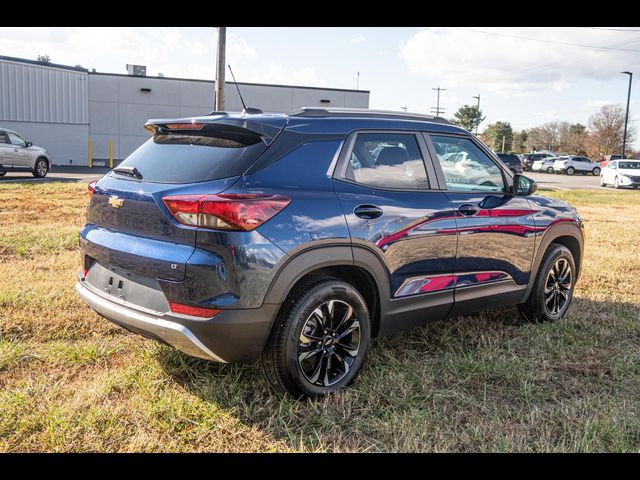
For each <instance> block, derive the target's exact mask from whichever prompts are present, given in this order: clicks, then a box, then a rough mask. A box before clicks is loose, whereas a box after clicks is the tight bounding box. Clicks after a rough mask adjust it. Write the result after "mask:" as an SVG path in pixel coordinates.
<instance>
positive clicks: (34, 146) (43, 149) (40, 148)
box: [28, 145, 47, 153]
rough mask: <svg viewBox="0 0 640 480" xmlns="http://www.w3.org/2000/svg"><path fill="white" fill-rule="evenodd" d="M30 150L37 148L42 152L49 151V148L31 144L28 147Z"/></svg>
mask: <svg viewBox="0 0 640 480" xmlns="http://www.w3.org/2000/svg"><path fill="white" fill-rule="evenodd" d="M28 149H29V150H36V151H38V152H42V153H47V149H46V148H42V147H38V146H36V145H31V146H30V147H28Z"/></svg>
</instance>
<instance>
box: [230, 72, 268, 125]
mask: <svg viewBox="0 0 640 480" xmlns="http://www.w3.org/2000/svg"><path fill="white" fill-rule="evenodd" d="M227 67H229V71H230V72H231V77H233V83H234V84H235V86H236V90H238V95H239V96H240V101H241V102H242V113H263V111H262V110H260V109H259V108H247V105H246V104H245V103H244V98H242V93H240V87H238V82H237V81H236V76H235V75H234V74H233V70H231V65H227Z"/></svg>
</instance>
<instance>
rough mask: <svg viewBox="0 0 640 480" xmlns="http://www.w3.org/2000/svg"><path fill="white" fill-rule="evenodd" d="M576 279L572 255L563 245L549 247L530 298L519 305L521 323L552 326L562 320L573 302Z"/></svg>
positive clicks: (556, 244) (554, 244)
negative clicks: (550, 324) (523, 320)
mask: <svg viewBox="0 0 640 480" xmlns="http://www.w3.org/2000/svg"><path fill="white" fill-rule="evenodd" d="M567 268H568V270H566V269H567ZM575 275H576V265H575V261H574V259H573V255H572V254H571V251H570V250H569V249H568V248H567V247H565V246H564V245H560V244H558V243H552V244H551V245H550V246H549V248H548V249H547V251H546V252H545V254H544V256H543V257H542V262H541V263H540V268H539V270H538V273H537V274H536V279H535V283H534V284H533V288H532V289H531V293H530V294H529V298H528V299H527V301H526V302H525V303H522V304H520V305H518V310H520V313H521V315H522V316H523V317H524V319H525V320H527V321H530V322H553V321H556V320H558V319H560V318H562V316H563V315H564V314H565V313H567V310H568V309H569V306H570V305H571V300H572V299H573V290H574V287H575V284H576V277H575Z"/></svg>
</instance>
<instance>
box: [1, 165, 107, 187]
mask: <svg viewBox="0 0 640 480" xmlns="http://www.w3.org/2000/svg"><path fill="white" fill-rule="evenodd" d="M108 171H109V169H108V168H105V167H93V168H88V167H66V166H65V167H61V166H56V165H54V166H53V169H52V170H51V171H50V172H49V173H48V175H47V176H46V177H45V178H34V176H33V175H32V174H31V173H30V172H7V174H6V175H5V176H4V177H0V183H20V182H28V183H42V182H74V181H83V182H87V183H88V182H90V181H92V180H96V179H98V178H100V177H101V176H103V175H104V174H105V173H107V172H108Z"/></svg>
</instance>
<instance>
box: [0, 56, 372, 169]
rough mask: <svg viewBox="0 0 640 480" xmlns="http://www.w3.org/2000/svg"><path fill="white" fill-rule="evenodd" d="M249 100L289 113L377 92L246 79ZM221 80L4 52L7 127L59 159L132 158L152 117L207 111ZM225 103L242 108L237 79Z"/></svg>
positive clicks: (355, 103)
mask: <svg viewBox="0 0 640 480" xmlns="http://www.w3.org/2000/svg"><path fill="white" fill-rule="evenodd" d="M238 86H239V87H240V90H241V93H242V97H243V98H244V101H245V103H246V104H247V106H250V107H253V108H259V109H261V110H263V111H265V112H279V113H289V112H293V111H295V110H297V109H299V108H300V107H303V106H327V107H352V108H369V92H368V91H366V90H344V89H337V88H316V87H300V86H287V85H268V84H256V83H241V82H238ZM214 91H215V82H213V81H209V80H193V79H181V78H166V77H146V76H134V75H120V74H111V73H97V72H89V71H87V70H86V69H83V68H77V67H69V66H65V65H56V64H45V63H41V62H36V61H32V60H25V59H20V58H13V57H5V56H0V127H5V128H9V129H11V130H15V131H16V132H18V133H20V134H21V135H22V136H24V137H25V138H27V140H30V141H32V142H33V143H34V144H35V145H38V146H41V147H45V148H47V150H49V152H50V153H51V156H52V157H53V163H54V165H87V164H88V145H89V140H90V141H91V145H92V157H93V159H94V161H95V162H102V161H104V160H106V159H108V158H109V142H111V145H112V148H113V158H114V160H115V162H116V163H117V161H118V160H122V159H124V158H125V157H126V156H127V155H129V154H130V153H131V152H132V151H133V150H135V149H136V148H137V147H138V146H140V145H141V144H142V143H143V142H144V141H146V140H147V139H148V138H149V133H148V132H147V131H146V130H144V128H143V126H144V124H145V122H146V121H147V120H148V119H150V118H178V117H188V116H195V115H206V114H207V113H209V112H211V111H212V110H213V109H214V108H213V106H214ZM225 107H226V108H225V110H227V111H229V112H237V111H240V110H242V104H241V102H240V99H239V97H238V93H237V90H236V86H235V84H234V83H230V82H227V83H226V84H225Z"/></svg>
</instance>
